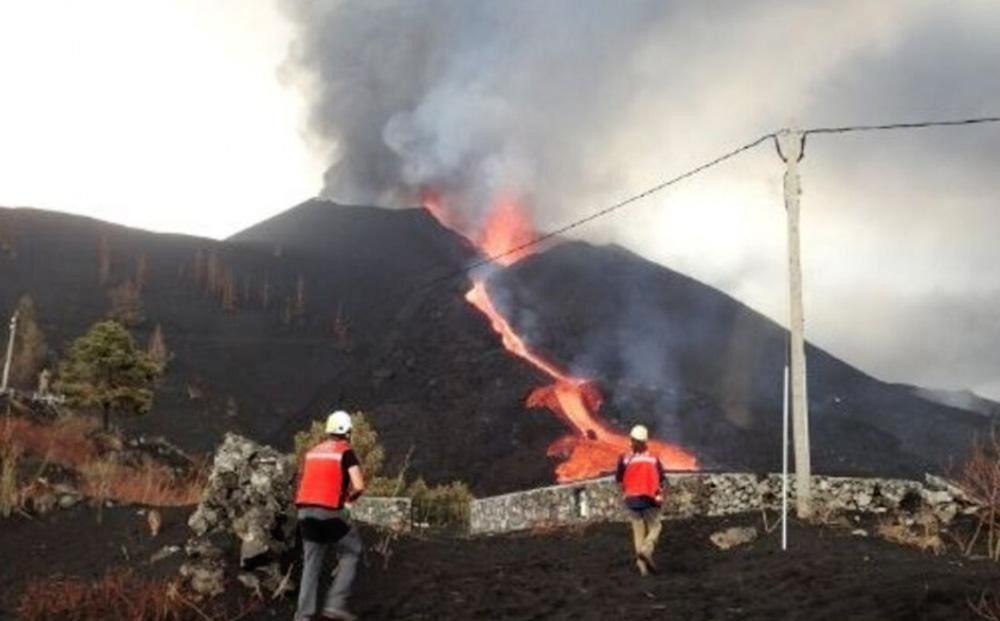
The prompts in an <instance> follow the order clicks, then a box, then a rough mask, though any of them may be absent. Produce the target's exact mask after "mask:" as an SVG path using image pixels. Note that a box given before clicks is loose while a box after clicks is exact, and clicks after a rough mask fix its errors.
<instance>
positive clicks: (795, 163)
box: [777, 127, 812, 518]
mask: <svg viewBox="0 0 1000 621" xmlns="http://www.w3.org/2000/svg"><path fill="white" fill-rule="evenodd" d="M777 143H778V155H779V156H780V157H781V159H782V160H784V162H785V183H784V189H785V210H786V211H787V214H786V216H787V223H788V288H789V289H788V292H789V296H788V324H789V325H788V331H789V335H790V338H791V342H790V349H791V351H790V352H789V359H790V367H791V368H790V371H791V378H790V379H791V406H792V434H793V442H794V444H795V508H796V512H797V513H798V516H799V518H806V517H809V516H810V515H811V514H812V478H811V476H812V466H811V464H810V455H809V401H808V399H807V398H806V348H805V334H804V332H805V326H804V321H803V310H802V261H801V250H800V241H799V196H800V195H801V194H802V186H801V185H800V182H799V162H800V161H801V160H802V157H803V156H804V155H805V137H804V136H803V135H802V132H801V131H799V130H798V129H797V128H794V127H793V128H791V129H784V130H782V131H780V132H779V133H778V136H777Z"/></svg>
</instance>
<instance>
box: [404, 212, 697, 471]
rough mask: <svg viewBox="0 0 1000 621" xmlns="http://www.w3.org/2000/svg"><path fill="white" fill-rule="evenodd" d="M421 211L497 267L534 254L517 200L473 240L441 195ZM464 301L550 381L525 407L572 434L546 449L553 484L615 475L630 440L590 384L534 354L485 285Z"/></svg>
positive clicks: (688, 464)
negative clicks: (609, 419)
mask: <svg viewBox="0 0 1000 621" xmlns="http://www.w3.org/2000/svg"><path fill="white" fill-rule="evenodd" d="M424 207H425V208H426V209H427V211H428V212H429V213H430V214H431V215H433V216H434V217H435V218H436V219H437V220H438V221H439V222H441V224H443V225H444V226H447V227H448V228H450V229H452V230H455V231H456V232H458V233H459V234H461V235H463V236H465V237H466V238H468V239H470V240H471V241H472V242H473V243H475V244H476V246H478V247H479V249H480V251H481V252H482V254H483V255H484V256H486V257H497V259H496V262H497V263H499V264H500V265H503V266H508V265H512V264H513V263H516V262H517V261H519V260H520V259H522V258H524V257H525V256H528V255H530V254H532V250H531V249H530V248H524V247H523V246H525V244H530V243H531V242H532V241H534V240H536V239H537V233H536V232H535V229H534V227H533V226H532V223H531V219H530V218H529V217H528V215H527V214H526V213H525V211H524V209H523V208H522V207H521V206H520V204H519V203H518V202H517V201H516V200H513V199H510V198H503V199H500V200H497V201H496V202H495V203H494V205H493V208H492V209H491V211H490V213H489V214H488V216H487V217H486V219H485V221H484V222H483V225H482V226H481V228H480V230H479V232H478V234H476V235H468V234H467V231H466V230H465V228H466V227H465V226H463V222H462V221H461V219H460V218H459V217H458V216H456V215H454V213H453V212H452V211H451V210H449V209H447V208H446V206H445V205H444V203H443V201H442V199H441V197H440V196H439V195H436V194H431V193H426V194H425V195H424ZM511 250H513V252H511ZM465 299H466V300H467V301H468V302H469V303H470V304H472V305H473V306H474V307H476V309H477V310H479V312H481V313H482V314H483V315H484V316H485V317H486V318H487V319H488V320H489V322H490V326H491V327H492V328H493V331H494V332H496V333H497V335H498V336H499V337H500V340H501V342H502V343H503V346H504V347H505V348H506V349H507V351H509V352H511V353H512V354H514V355H515V356H517V357H519V358H521V359H522V360H525V361H526V362H528V363H530V364H531V365H532V366H534V367H535V368H537V369H538V370H540V371H542V372H543V373H545V374H546V375H548V376H549V377H551V378H552V380H553V383H552V384H550V385H547V386H542V387H540V388H536V389H535V390H533V391H532V392H531V394H530V395H528V398H527V400H526V402H525V405H527V406H528V407H529V408H546V409H548V410H550V411H552V412H554V413H556V414H557V415H559V416H560V417H561V418H562V419H563V420H565V421H566V422H567V423H568V424H569V425H570V427H571V428H572V429H573V430H574V433H572V434H570V435H567V436H565V437H563V438H560V439H559V440H556V441H555V442H553V443H552V445H551V446H549V449H548V454H549V456H551V457H557V458H562V462H561V463H560V464H559V465H558V466H557V467H556V480H558V481H560V482H568V481H578V480H581V479H587V478H592V477H596V476H600V475H602V474H606V473H608V472H611V471H613V470H614V469H615V465H616V464H617V462H618V456H619V455H621V454H622V453H623V452H625V451H626V450H628V446H629V439H628V437H627V436H625V435H624V434H622V433H620V432H618V431H616V430H614V429H612V428H611V427H609V426H608V425H607V424H606V423H605V422H603V421H602V420H601V418H600V416H599V414H598V412H599V411H600V408H601V404H602V402H603V401H604V398H603V396H602V395H601V393H600V391H599V390H598V389H597V387H596V386H595V385H594V383H593V382H592V381H590V380H588V379H585V378H579V377H574V376H572V375H570V374H569V373H568V372H567V371H566V370H565V369H563V368H561V367H560V366H559V365H558V364H556V363H554V362H552V361H550V360H547V359H546V358H544V357H543V356H541V355H540V354H538V353H537V352H534V351H532V350H531V349H530V348H529V347H528V346H527V345H526V344H525V343H524V340H523V339H522V338H521V337H520V336H519V335H518V334H517V332H515V331H514V329H513V327H512V326H511V325H510V323H508V321H507V319H506V318H505V317H504V316H503V315H502V314H501V313H500V312H499V311H498V310H497V308H496V306H494V304H493V301H492V300H491V299H490V296H489V292H488V291H487V289H486V284H485V281H484V280H482V279H479V280H475V281H474V282H473V285H472V289H470V290H469V292H468V293H466V294H465ZM649 448H650V450H651V451H652V452H653V453H655V454H656V455H658V456H659V457H660V459H661V460H662V461H663V464H664V466H665V467H666V468H667V469H670V470H696V469H697V468H698V460H697V459H696V458H695V457H694V456H693V455H691V454H690V453H688V452H687V451H685V450H684V449H682V448H679V447H677V446H673V445H671V444H667V443H665V442H661V441H659V440H651V441H650V443H649Z"/></svg>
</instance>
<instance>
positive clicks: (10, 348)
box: [0, 310, 17, 394]
mask: <svg viewBox="0 0 1000 621" xmlns="http://www.w3.org/2000/svg"><path fill="white" fill-rule="evenodd" d="M15 334H17V311H16V310H15V311H14V316H13V317H11V318H10V338H8V339H7V358H6V359H5V360H4V363H3V381H2V382H0V394H3V393H5V392H7V378H8V377H10V361H11V358H12V357H13V355H14V335H15Z"/></svg>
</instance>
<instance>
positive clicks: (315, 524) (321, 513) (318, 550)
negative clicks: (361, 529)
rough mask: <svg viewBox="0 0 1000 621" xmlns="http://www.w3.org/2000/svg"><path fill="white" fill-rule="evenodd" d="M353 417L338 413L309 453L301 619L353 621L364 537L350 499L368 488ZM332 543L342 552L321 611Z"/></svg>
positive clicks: (302, 519) (300, 499) (304, 478)
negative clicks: (322, 580)
mask: <svg viewBox="0 0 1000 621" xmlns="http://www.w3.org/2000/svg"><path fill="white" fill-rule="evenodd" d="M351 427H352V424H351V416H350V414H348V413H347V412H343V411H337V412H334V413H333V414H330V416H329V417H328V418H327V421H326V433H327V434H328V436H327V438H326V439H325V440H324V441H323V442H320V443H319V444H317V445H316V446H314V447H313V448H312V449H310V450H309V452H307V453H306V455H305V459H303V461H302V471H301V472H300V473H299V488H298V492H297V493H296V495H295V504H296V506H297V507H298V519H299V532H300V533H301V534H302V547H303V562H302V580H301V582H300V583H299V602H298V608H297V610H296V612H295V619H296V620H297V621H305V620H307V619H313V618H315V615H316V614H317V613H318V612H320V613H321V614H322V617H320V618H326V619H341V620H348V621H350V620H352V619H355V618H356V617H355V616H354V615H353V614H351V613H350V612H349V611H348V608H347V599H348V597H349V596H350V594H351V585H352V583H353V582H354V576H355V574H356V573H357V567H358V560H359V558H360V557H361V536H360V535H359V534H358V529H357V528H355V527H354V526H353V524H351V520H350V511H349V509H350V503H351V502H353V501H354V500H357V498H358V497H359V496H361V493H362V492H364V491H365V478H364V474H363V473H362V472H361V464H360V463H359V462H358V458H357V455H355V454H354V450H353V449H352V448H351ZM330 547H334V548H335V549H336V552H337V573H336V577H335V578H334V580H333V584H332V585H330V589H329V590H328V591H327V594H326V597H325V598H323V606H322V611H318V610H317V608H319V603H320V598H319V595H320V594H319V590H320V589H319V582H320V574H321V573H322V569H323V560H324V558H325V557H326V553H327V551H328V550H329V548H330Z"/></svg>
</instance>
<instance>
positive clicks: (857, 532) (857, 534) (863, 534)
mask: <svg viewBox="0 0 1000 621" xmlns="http://www.w3.org/2000/svg"><path fill="white" fill-rule="evenodd" d="M851 534H852V535H854V536H855V537H867V536H868V531H867V530H865V529H863V528H855V529H854V530H852V531H851Z"/></svg>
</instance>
